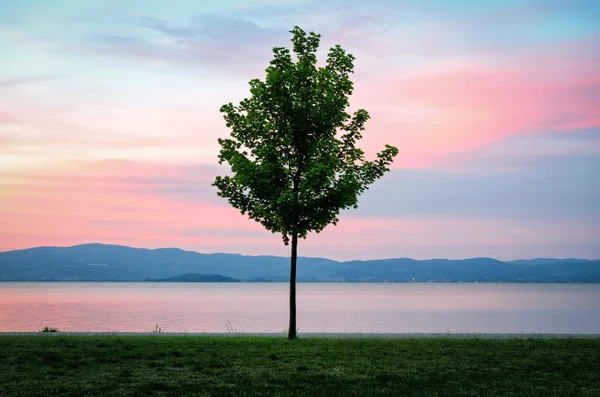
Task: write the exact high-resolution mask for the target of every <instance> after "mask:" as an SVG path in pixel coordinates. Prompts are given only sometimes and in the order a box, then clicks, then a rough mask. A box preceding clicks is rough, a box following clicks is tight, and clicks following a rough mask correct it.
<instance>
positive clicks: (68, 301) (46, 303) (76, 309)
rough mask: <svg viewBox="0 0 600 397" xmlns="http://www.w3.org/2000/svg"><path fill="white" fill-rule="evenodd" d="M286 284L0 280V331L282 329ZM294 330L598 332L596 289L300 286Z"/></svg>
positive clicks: (599, 305)
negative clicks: (23, 281)
mask: <svg viewBox="0 0 600 397" xmlns="http://www.w3.org/2000/svg"><path fill="white" fill-rule="evenodd" d="M287 288H288V286H287V285H286V284H284V283H264V284H262V283H256V284H254V283H232V284H229V283H227V284H226V283H0V331H5V332H7V331H37V330H39V329H40V328H42V326H44V325H49V326H51V327H55V328H59V329H61V330H70V331H133V332H140V331H141V332H149V331H151V330H152V329H154V327H155V325H156V324H158V325H159V326H160V327H161V328H162V329H163V331H165V332H227V331H228V326H227V323H228V322H229V323H230V324H231V326H232V327H233V328H234V329H235V330H236V331H238V332H280V331H283V330H284V329H285V328H286V326H287V304H288V301H287V294H288V290H287ZM298 326H299V330H300V332H369V333H372V332H401V333H404V332H478V333H487V332H492V333H520V332H524V333H532V332H540V333H600V285H598V284H304V283H301V284H299V285H298Z"/></svg>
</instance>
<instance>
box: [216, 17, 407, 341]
mask: <svg viewBox="0 0 600 397" xmlns="http://www.w3.org/2000/svg"><path fill="white" fill-rule="evenodd" d="M290 33H292V35H293V37H292V43H293V51H294V53H295V54H296V61H295V62H294V60H293V59H292V56H291V54H290V51H289V50H288V49H287V48H285V47H276V48H274V49H273V53H274V58H273V60H271V62H270V65H269V66H268V67H267V69H266V78H265V80H264V81H261V80H259V79H253V80H251V81H250V83H249V84H250V93H251V96H250V98H246V99H244V100H242V101H241V102H240V104H239V105H237V106H234V105H233V104H232V103H228V104H226V105H223V106H222V107H221V109H220V111H221V113H223V117H224V119H225V121H226V125H227V127H228V128H229V129H230V131H231V133H230V137H229V138H227V139H219V144H220V145H221V150H220V152H219V164H223V163H224V162H226V163H228V164H229V165H230V167H231V172H232V174H233V175H232V176H217V177H216V179H215V182H214V183H213V186H216V187H217V189H218V193H217V194H218V195H219V196H220V197H223V198H226V199H227V200H228V201H229V203H230V204H231V206H233V207H234V208H237V209H239V210H240V211H241V213H242V215H244V214H247V216H248V217H249V218H250V219H253V220H255V221H257V222H260V223H261V224H262V225H263V226H264V227H265V228H266V229H267V230H269V231H271V232H273V233H281V234H282V239H283V242H284V244H285V245H288V243H289V237H291V243H292V246H291V261H290V322H289V328H288V338H289V339H295V338H296V259H297V253H298V238H306V236H307V235H308V233H309V232H311V231H313V232H316V233H319V232H320V231H322V230H323V229H324V228H325V227H326V226H327V225H329V224H333V225H336V224H337V222H338V221H339V219H338V215H339V213H340V211H341V210H343V209H347V208H358V196H359V195H360V194H361V193H363V192H364V191H365V190H366V189H367V188H368V186H369V185H370V184H372V183H373V182H375V180H377V179H379V178H380V177H381V176H383V174H384V173H385V172H386V171H389V168H388V166H389V165H390V164H391V162H392V161H393V158H394V157H395V156H396V155H397V154H398V149H396V148H395V147H393V146H390V145H385V149H384V150H382V151H381V152H380V153H378V154H377V157H376V158H375V159H374V160H372V161H368V160H366V159H365V157H364V152H363V151H362V150H361V149H359V148H358V147H356V146H355V145H356V142H357V141H359V140H360V139H361V138H362V131H363V130H364V125H365V122H366V121H367V120H368V119H369V114H368V113H367V111H366V110H364V109H359V110H357V111H356V112H354V114H353V115H352V116H351V115H349V114H348V113H346V108H347V107H348V106H349V101H348V97H349V96H350V95H351V94H352V90H353V83H352V82H351V81H350V78H349V75H350V74H352V73H353V72H354V64H353V62H354V59H355V58H354V56H353V55H352V54H349V53H347V52H346V51H345V50H344V49H342V47H340V46H339V45H336V46H334V47H332V48H331V49H330V50H329V52H328V55H327V64H326V66H324V67H317V56H316V51H317V49H318V47H319V41H320V37H321V36H320V35H318V34H315V33H313V32H311V33H309V34H308V35H307V34H306V33H305V32H304V31H303V30H302V29H300V28H299V27H297V26H296V27H295V28H294V29H293V30H292V31H291V32H290Z"/></svg>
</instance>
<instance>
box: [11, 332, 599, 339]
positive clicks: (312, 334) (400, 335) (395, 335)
mask: <svg viewBox="0 0 600 397" xmlns="http://www.w3.org/2000/svg"><path fill="white" fill-rule="evenodd" d="M9 335H39V336H49V337H53V336H230V337H243V336H252V337H256V336H258V337H282V338H283V337H287V334H284V333H281V332H276V333H269V332H248V333H246V332H63V331H60V332H39V331H38V332H0V337H2V336H9ZM298 337H299V338H374V339H386V338H398V339H399V338H450V339H461V338H469V339H477V338H479V339H566V338H600V334H556V333H456V332H443V333H419V332H412V333H346V332H305V333H298Z"/></svg>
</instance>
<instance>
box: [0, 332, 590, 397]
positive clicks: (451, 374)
mask: <svg viewBox="0 0 600 397" xmlns="http://www.w3.org/2000/svg"><path fill="white" fill-rule="evenodd" d="M56 395H61V396H62V395H65V396H102V395H105V396H113V395H123V396H147V395H172V396H180V395H182V396H186V395H188V396H452V397H455V396H543V397H550V396H557V397H558V396H560V397H567V396H578V397H580V396H600V339H597V338H590V339H585V338H582V339H468V338H465V339H458V338H417V339H370V338H361V339H346V338H340V339H328V338H301V339H299V340H297V341H293V342H290V341H288V340H286V339H284V338H283V337H281V338H273V337H249V336H224V337H212V336H162V335H160V334H154V335H149V336H118V335H108V336H72V335H57V334H54V335H48V334H45V335H44V334H40V335H35V336H31V335H28V336H12V335H4V336H0V396H56Z"/></svg>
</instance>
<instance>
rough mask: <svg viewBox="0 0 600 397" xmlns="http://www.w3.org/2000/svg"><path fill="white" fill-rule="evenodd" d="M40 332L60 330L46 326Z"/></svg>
mask: <svg viewBox="0 0 600 397" xmlns="http://www.w3.org/2000/svg"><path fill="white" fill-rule="evenodd" d="M40 332H59V330H58V328H53V327H48V326H47V325H44V328H42V329H41V330H40Z"/></svg>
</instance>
